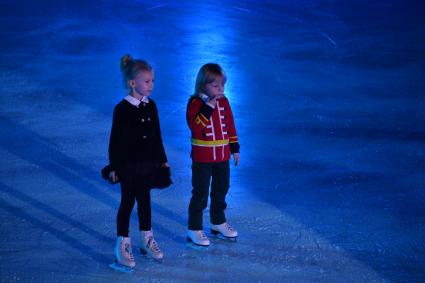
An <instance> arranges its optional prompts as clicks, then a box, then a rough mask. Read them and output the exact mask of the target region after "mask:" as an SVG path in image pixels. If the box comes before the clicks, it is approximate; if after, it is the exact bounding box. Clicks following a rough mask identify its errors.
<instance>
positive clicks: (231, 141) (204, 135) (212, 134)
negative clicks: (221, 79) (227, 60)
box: [186, 94, 239, 162]
mask: <svg viewBox="0 0 425 283" xmlns="http://www.w3.org/2000/svg"><path fill="white" fill-rule="evenodd" d="M201 96H202V94H200V95H194V96H192V97H191V98H190V99H189V102H188V104H187V110H186V119H187V124H188V125H189V128H190V130H191V133H192V136H191V143H192V153H191V157H192V160H193V161H194V162H223V161H228V160H229V159H230V154H231V153H237V152H239V142H238V136H237V134H236V129H235V122H234V121H233V114H232V109H231V108H230V104H229V101H228V100H227V98H226V97H221V98H219V99H217V104H216V106H215V108H212V107H211V106H209V105H208V104H206V103H205V102H204V101H203V100H202V99H201Z"/></svg>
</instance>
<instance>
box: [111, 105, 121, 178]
mask: <svg viewBox="0 0 425 283" xmlns="http://www.w3.org/2000/svg"><path fill="white" fill-rule="evenodd" d="M122 116H123V113H122V112H121V111H120V110H119V107H118V106H116V107H115V109H114V113H113V116H112V127H111V135H110V137H109V149H108V151H109V164H110V165H111V171H116V170H117V169H118V167H119V164H120V163H121V162H120V161H121V157H122V154H121V149H122V147H123V145H122V144H121V137H122V127H123V125H122V121H123V117H122Z"/></svg>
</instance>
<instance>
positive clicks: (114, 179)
mask: <svg viewBox="0 0 425 283" xmlns="http://www.w3.org/2000/svg"><path fill="white" fill-rule="evenodd" d="M109 179H110V180H111V181H112V182H113V183H116V182H118V175H117V172H115V171H111V172H110V173H109Z"/></svg>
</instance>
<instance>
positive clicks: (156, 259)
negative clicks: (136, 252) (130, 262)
mask: <svg viewBox="0 0 425 283" xmlns="http://www.w3.org/2000/svg"><path fill="white" fill-rule="evenodd" d="M140 253H141V254H142V255H144V256H146V257H149V258H151V259H153V260H155V261H157V262H159V263H162V262H163V261H164V258H154V257H153V256H151V255H149V254H148V252H147V251H145V250H144V249H143V248H140Z"/></svg>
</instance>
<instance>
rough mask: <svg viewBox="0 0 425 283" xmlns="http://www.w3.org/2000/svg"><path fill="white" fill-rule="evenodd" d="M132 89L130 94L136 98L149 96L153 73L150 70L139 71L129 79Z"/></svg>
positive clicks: (151, 88)
mask: <svg viewBox="0 0 425 283" xmlns="http://www.w3.org/2000/svg"><path fill="white" fill-rule="evenodd" d="M129 84H130V87H131V89H132V95H133V96H135V97H136V98H138V97H139V96H149V95H150V94H151V92H152V90H153V84H154V74H153V72H150V71H141V72H140V73H138V74H137V76H136V77H135V78H134V79H133V80H130V81H129Z"/></svg>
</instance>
